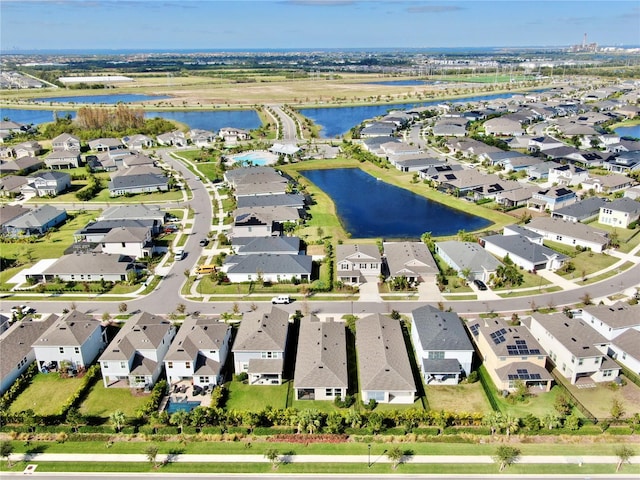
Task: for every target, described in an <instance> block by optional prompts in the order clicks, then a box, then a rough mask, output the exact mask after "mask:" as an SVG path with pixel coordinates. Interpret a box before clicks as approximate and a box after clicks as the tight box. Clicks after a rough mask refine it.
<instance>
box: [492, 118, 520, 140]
mask: <svg viewBox="0 0 640 480" xmlns="http://www.w3.org/2000/svg"><path fill="white" fill-rule="evenodd" d="M483 127H484V131H485V133H486V134H487V135H499V136H509V137H515V136H518V135H523V134H524V130H523V128H522V125H521V123H520V122H519V121H518V120H515V119H513V118H510V117H508V116H502V117H496V118H490V119H489V120H487V121H486V122H484V124H483Z"/></svg>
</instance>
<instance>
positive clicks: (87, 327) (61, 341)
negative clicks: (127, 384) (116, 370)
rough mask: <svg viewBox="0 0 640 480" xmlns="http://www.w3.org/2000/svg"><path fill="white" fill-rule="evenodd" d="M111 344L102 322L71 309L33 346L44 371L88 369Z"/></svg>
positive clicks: (40, 367)
mask: <svg viewBox="0 0 640 480" xmlns="http://www.w3.org/2000/svg"><path fill="white" fill-rule="evenodd" d="M106 345H107V335H106V330H105V329H104V327H103V325H102V322H101V321H100V320H97V319H95V318H94V317H93V316H92V315H88V314H86V313H82V312H79V311H77V310H71V311H70V312H68V313H65V314H64V315H63V316H61V317H60V318H58V319H57V320H56V321H55V322H54V323H53V324H52V325H51V326H50V327H49V328H48V329H47V330H46V331H45V332H44V333H43V334H42V335H41V336H40V337H39V338H38V339H37V340H36V341H35V342H33V344H32V347H33V350H34V353H35V356H36V360H37V362H38V370H40V371H41V372H45V373H46V372H51V371H59V370H63V369H65V368H66V369H68V370H71V371H78V370H84V369H86V368H87V367H88V366H90V365H91V364H92V363H93V361H94V360H95V359H96V358H97V357H98V355H99V354H100V352H102V350H103V349H104V347H106Z"/></svg>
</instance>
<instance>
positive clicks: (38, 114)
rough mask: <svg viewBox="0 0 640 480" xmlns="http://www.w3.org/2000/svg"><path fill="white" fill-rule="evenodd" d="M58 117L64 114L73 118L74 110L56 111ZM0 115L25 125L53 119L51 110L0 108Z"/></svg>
mask: <svg viewBox="0 0 640 480" xmlns="http://www.w3.org/2000/svg"><path fill="white" fill-rule="evenodd" d="M57 114H58V117H60V118H62V117H64V116H66V115H69V114H70V115H71V117H72V118H75V116H76V112H63V111H57ZM0 117H1V118H5V117H6V118H8V119H10V120H11V121H13V122H17V123H24V124H25V125H29V124H32V123H33V124H34V125H40V124H41V123H49V122H53V121H54V120H55V115H54V111H53V110H17V109H13V108H5V109H0Z"/></svg>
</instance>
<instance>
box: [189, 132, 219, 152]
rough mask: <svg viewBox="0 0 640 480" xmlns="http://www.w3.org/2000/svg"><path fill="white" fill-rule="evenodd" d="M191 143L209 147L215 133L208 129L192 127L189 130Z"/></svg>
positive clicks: (199, 146)
mask: <svg viewBox="0 0 640 480" xmlns="http://www.w3.org/2000/svg"><path fill="white" fill-rule="evenodd" d="M189 138H190V139H191V143H192V144H193V145H195V146H196V147H198V148H207V147H210V146H211V144H212V143H213V142H215V140H216V134H215V133H213V132H210V131H208V130H202V129H199V128H194V129H191V130H190V131H189Z"/></svg>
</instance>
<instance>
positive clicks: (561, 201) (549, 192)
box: [527, 186, 577, 212]
mask: <svg viewBox="0 0 640 480" xmlns="http://www.w3.org/2000/svg"><path fill="white" fill-rule="evenodd" d="M576 200H577V197H576V193H575V192H574V191H573V190H571V189H569V188H565V187H562V186H557V187H551V188H545V189H542V190H538V191H537V192H536V193H534V194H533V198H532V199H531V200H530V201H529V202H528V204H527V207H528V208H530V209H532V210H538V211H541V212H544V211H547V210H549V211H550V212H554V211H555V210H556V209H559V208H562V207H566V206H567V205H571V204H572V203H575V202H576Z"/></svg>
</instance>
